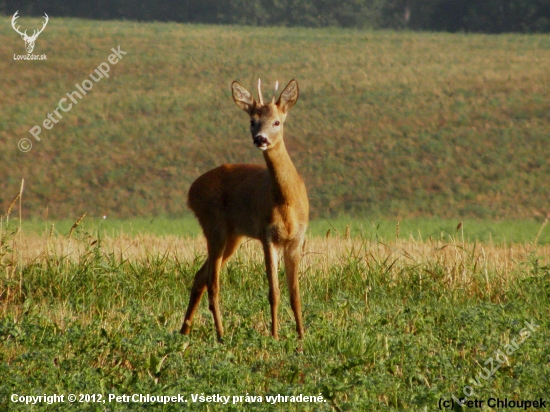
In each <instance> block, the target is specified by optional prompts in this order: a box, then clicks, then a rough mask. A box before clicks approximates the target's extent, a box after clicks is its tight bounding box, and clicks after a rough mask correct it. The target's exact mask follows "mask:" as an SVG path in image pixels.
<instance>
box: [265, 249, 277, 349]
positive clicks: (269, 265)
mask: <svg viewBox="0 0 550 412" xmlns="http://www.w3.org/2000/svg"><path fill="white" fill-rule="evenodd" d="M263 247H264V255H265V267H266V272H267V281H268V283H269V306H270V307H271V336H273V337H274V338H275V339H279V330H278V323H277V312H278V310H279V300H280V291H279V277H278V260H277V259H278V254H277V249H276V248H275V245H273V243H271V242H269V241H265V242H263Z"/></svg>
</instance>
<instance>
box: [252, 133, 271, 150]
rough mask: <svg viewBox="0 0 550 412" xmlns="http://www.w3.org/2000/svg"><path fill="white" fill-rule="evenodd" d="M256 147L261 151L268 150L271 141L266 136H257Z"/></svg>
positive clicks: (255, 138)
mask: <svg viewBox="0 0 550 412" xmlns="http://www.w3.org/2000/svg"><path fill="white" fill-rule="evenodd" d="M254 146H256V147H257V148H258V149H260V150H265V149H267V146H269V139H268V138H267V137H265V136H264V135H261V134H257V135H256V136H254Z"/></svg>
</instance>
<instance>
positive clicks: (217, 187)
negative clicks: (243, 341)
mask: <svg viewBox="0 0 550 412" xmlns="http://www.w3.org/2000/svg"><path fill="white" fill-rule="evenodd" d="M231 89H232V92H233V100H235V103H236V104H237V106H239V107H240V108H241V109H243V110H244V111H245V112H247V113H248V114H249V116H250V131H251V133H252V140H253V142H254V145H255V146H256V147H257V148H258V149H260V150H261V151H262V153H263V156H264V159H265V162H266V165H267V167H266V166H263V165H250V164H226V165H223V166H220V167H218V168H216V169H213V170H210V171H209V172H206V173H205V174H203V175H202V176H200V177H199V178H198V179H197V180H195V181H194V182H193V184H192V185H191V187H190V189H189V196H188V205H189V207H190V208H191V210H193V212H194V213H195V215H196V217H197V219H198V220H199V223H200V225H201V227H202V230H203V232H204V236H205V237H206V242H207V246H208V258H207V259H206V262H205V263H204V264H203V265H202V267H201V268H200V269H199V271H198V272H197V274H196V275H195V279H194V281H193V286H192V288H191V297H190V298H189V306H188V307H187V312H186V314H185V319H184V322H183V326H182V327H181V333H183V334H186V335H187V334H188V333H189V331H190V328H191V324H192V321H193V315H194V314H195V310H196V309H197V306H198V304H199V302H200V299H201V297H202V295H203V293H204V291H205V290H208V307H209V309H210V311H211V312H212V314H213V316H214V323H215V326H216V333H217V336H218V340H219V341H221V340H222V337H223V326H222V320H221V314H220V307H219V288H220V279H219V275H220V269H221V267H222V266H223V265H224V263H225V262H226V261H227V260H228V259H229V257H230V256H231V255H232V254H233V252H235V250H236V249H237V247H238V246H239V244H240V242H241V240H242V238H243V237H244V236H247V237H251V238H254V239H258V240H260V241H261V242H262V245H263V250H264V254H265V265H266V270H267V279H268V282H269V304H270V306H271V321H272V323H271V334H272V336H273V337H274V338H275V339H277V338H278V331H277V308H278V306H279V280H278V276H277V272H278V271H277V266H278V252H279V250H280V249H282V251H283V254H284V264H285V271H286V281H287V284H288V289H289V291H290V305H291V307H292V311H293V312H294V317H295V319H296V331H297V332H298V335H299V337H300V339H301V338H303V336H304V327H303V325H302V309H301V302H300V289H299V285H298V266H299V263H300V258H301V247H302V244H303V242H304V236H305V232H306V228H307V224H308V218H309V202H308V198H307V192H306V187H305V184H304V181H303V180H302V178H301V176H300V175H299V174H298V172H297V171H296V168H295V167H294V164H293V163H292V160H290V157H289V155H288V153H287V151H286V148H285V143H284V141H283V123H284V121H285V118H286V116H287V114H288V111H289V110H290V108H291V107H292V106H294V104H295V103H296V101H297V100H298V93H299V92H298V82H296V80H291V81H290V82H289V83H288V85H287V86H286V87H285V89H284V90H283V91H282V93H281V95H280V96H279V99H278V100H277V101H275V93H276V91H277V86H275V92H274V94H273V98H272V99H271V101H270V102H269V103H267V104H264V100H263V98H262V92H261V86H260V81H259V80H258V96H259V102H256V100H255V99H254V98H253V97H252V96H251V94H250V93H249V92H248V91H247V90H246V89H245V88H244V87H243V86H241V85H240V84H239V83H238V82H236V81H234V82H233V83H232V85H231Z"/></svg>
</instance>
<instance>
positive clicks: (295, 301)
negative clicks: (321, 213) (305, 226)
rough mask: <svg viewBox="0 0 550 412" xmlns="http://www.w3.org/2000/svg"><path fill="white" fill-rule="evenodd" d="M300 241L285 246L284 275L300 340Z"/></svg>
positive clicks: (302, 328) (301, 330)
mask: <svg viewBox="0 0 550 412" xmlns="http://www.w3.org/2000/svg"><path fill="white" fill-rule="evenodd" d="M302 242H303V240H302V239H299V240H298V239H297V240H294V241H292V242H290V243H289V244H287V245H286V246H285V250H284V260H285V274H286V283H287V285H288V291H289V295H290V306H291V308H292V312H294V319H296V332H298V336H299V337H300V339H303V337H304V326H303V324H302V303H301V301H300V285H299V283H298V280H299V279H298V267H299V266H300V260H301V258H302V256H301V251H300V249H301V246H302Z"/></svg>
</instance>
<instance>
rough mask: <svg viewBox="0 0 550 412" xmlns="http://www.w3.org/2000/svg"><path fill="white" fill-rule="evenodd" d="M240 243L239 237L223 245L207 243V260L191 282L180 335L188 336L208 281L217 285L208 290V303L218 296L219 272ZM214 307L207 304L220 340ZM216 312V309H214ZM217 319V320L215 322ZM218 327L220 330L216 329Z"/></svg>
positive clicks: (222, 243)
mask: <svg viewBox="0 0 550 412" xmlns="http://www.w3.org/2000/svg"><path fill="white" fill-rule="evenodd" d="M240 243H241V238H240V237H229V238H228V239H227V240H226V241H225V244H224V242H218V241H214V242H208V258H207V259H206V262H204V264H203V265H202V267H201V268H200V269H199V270H198V272H197V273H196V275H195V279H194V281H193V286H192V287H191V297H190V298H189V305H188V307H187V312H186V313H185V319H184V321H183V326H182V327H181V331H180V333H182V334H184V335H188V334H189V332H190V330H191V324H192V323H193V317H194V315H195V311H196V310H197V307H198V305H199V303H200V300H201V298H202V295H203V294H204V292H205V291H206V290H207V289H208V288H209V285H210V280H211V279H213V281H214V283H215V284H216V285H217V287H215V288H214V289H215V291H214V290H213V291H212V292H211V291H210V290H209V303H211V302H212V299H213V294H218V291H219V271H220V269H221V267H222V266H223V264H224V263H225V262H226V261H227V260H228V259H229V258H230V257H231V255H232V254H233V253H234V252H235V250H236V249H237V247H238V246H239V244H240ZM220 255H222V260H221V264H220V263H219V260H220ZM216 266H219V267H218V268H217V272H216V273H217V274H216V275H212V273H213V270H214V269H215V268H216ZM215 307H216V305H214V306H212V305H211V304H209V308H210V310H211V311H212V313H213V314H214V322H215V324H216V331H217V333H218V339H220V337H221V335H220V330H221V333H223V328H222V326H221V317H220V316H219V314H220V311H219V303H218V304H217V307H218V309H217V312H214V311H213V309H212V308H215ZM214 310H216V309H214ZM216 313H217V315H216ZM216 319H217V320H216ZM218 325H219V326H220V329H218Z"/></svg>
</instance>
